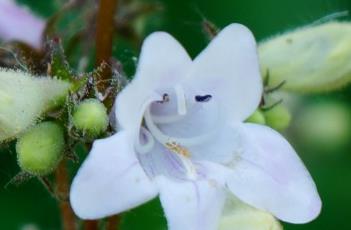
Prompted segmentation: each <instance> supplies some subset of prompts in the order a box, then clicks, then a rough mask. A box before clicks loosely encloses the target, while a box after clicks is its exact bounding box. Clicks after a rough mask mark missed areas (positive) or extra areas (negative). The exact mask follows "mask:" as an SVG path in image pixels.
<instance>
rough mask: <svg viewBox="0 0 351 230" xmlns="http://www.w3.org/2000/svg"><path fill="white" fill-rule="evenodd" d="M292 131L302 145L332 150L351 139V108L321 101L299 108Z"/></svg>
mask: <svg viewBox="0 0 351 230" xmlns="http://www.w3.org/2000/svg"><path fill="white" fill-rule="evenodd" d="M294 123H296V124H295V125H294V133H295V134H296V137H297V138H298V141H300V143H301V144H303V145H304V146H309V147H312V148H315V149H317V150H318V152H321V151H322V152H326V151H334V150H335V149H338V148H340V149H341V148H343V147H345V146H347V145H348V144H349V142H350V140H351V129H350V127H351V110H350V108H349V107H348V106H347V105H345V104H341V103H338V102H322V103H318V104H314V105H309V106H307V107H306V108H304V109H302V110H300V112H299V114H298V116H297V117H296V122H294Z"/></svg>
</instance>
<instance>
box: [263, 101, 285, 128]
mask: <svg viewBox="0 0 351 230" xmlns="http://www.w3.org/2000/svg"><path fill="white" fill-rule="evenodd" d="M264 116H265V118H266V124H267V125H268V126H270V127H272V128H273V129H275V130H277V131H283V130H285V129H286V128H288V127H289V125H290V121H291V114H290V111H289V110H288V109H287V108H286V107H285V106H284V105H282V104H279V105H276V106H274V107H273V108H271V109H269V110H267V111H264Z"/></svg>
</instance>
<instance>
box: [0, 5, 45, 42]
mask: <svg viewBox="0 0 351 230" xmlns="http://www.w3.org/2000/svg"><path fill="white" fill-rule="evenodd" d="M45 24H46V22H45V21H44V20H42V19H40V18H39V17H37V16H35V15H33V14H32V13H31V12H30V11H29V10H27V9H26V8H24V7H20V6H18V5H17V4H16V3H15V2H14V1H13V0H0V39H1V40H4V41H10V40H19V41H22V42H26V43H28V44H29V45H32V46H33V47H35V48H40V45H41V42H42V36H43V31H44V29H45Z"/></svg>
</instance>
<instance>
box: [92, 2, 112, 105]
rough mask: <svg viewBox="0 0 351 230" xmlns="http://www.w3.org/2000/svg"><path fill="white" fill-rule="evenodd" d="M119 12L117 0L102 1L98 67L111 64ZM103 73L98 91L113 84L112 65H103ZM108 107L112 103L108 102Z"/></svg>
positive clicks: (97, 32)
mask: <svg viewBox="0 0 351 230" xmlns="http://www.w3.org/2000/svg"><path fill="white" fill-rule="evenodd" d="M116 10H117V0H100V3H99V10H98V13H97V23H96V62H95V64H96V66H97V67H99V66H101V65H102V64H103V63H107V64H108V63H109V61H110V59H111V56H112V41H113V35H114V30H115V26H114V24H115V23H114V16H115V13H116ZM102 68H103V70H102V73H101V76H100V79H99V81H98V84H97V87H98V90H99V91H100V92H102V93H104V92H105V91H106V89H107V88H108V87H109V83H110V82H111V81H110V80H111V68H110V65H102ZM106 103H107V105H108V106H110V103H111V101H109V100H108V99H107V100H106ZM106 103H105V104H106Z"/></svg>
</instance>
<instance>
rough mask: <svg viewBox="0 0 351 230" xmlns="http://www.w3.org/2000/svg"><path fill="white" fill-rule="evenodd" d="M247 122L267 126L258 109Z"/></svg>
mask: <svg viewBox="0 0 351 230" xmlns="http://www.w3.org/2000/svg"><path fill="white" fill-rule="evenodd" d="M246 122H249V123H256V124H261V125H264V124H266V118H265V117H264V115H263V113H262V111H261V110H259V109H257V110H256V111H255V112H254V113H253V114H251V116H250V117H249V118H247V119H246Z"/></svg>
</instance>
